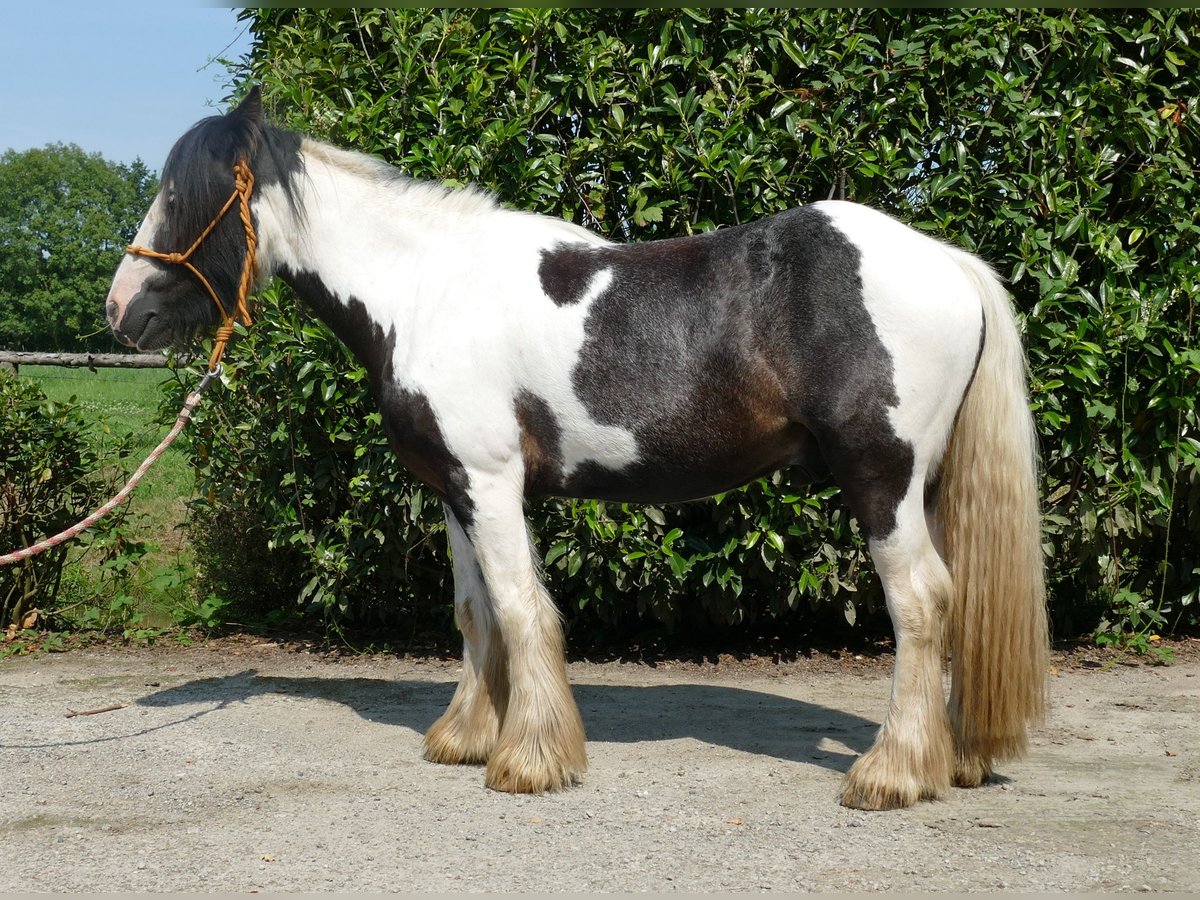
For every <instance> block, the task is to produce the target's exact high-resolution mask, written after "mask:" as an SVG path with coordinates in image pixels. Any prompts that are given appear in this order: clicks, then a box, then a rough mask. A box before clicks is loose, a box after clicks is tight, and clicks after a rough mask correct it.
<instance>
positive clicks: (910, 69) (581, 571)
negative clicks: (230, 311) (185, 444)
mask: <svg viewBox="0 0 1200 900" xmlns="http://www.w3.org/2000/svg"><path fill="white" fill-rule="evenodd" d="M243 16H244V17H245V18H247V19H249V21H250V24H251V28H252V30H253V34H254V36H255V42H256V43H255V47H254V51H253V54H252V60H251V63H250V70H249V72H248V74H249V75H250V76H251V77H253V79H254V80H256V81H259V82H261V83H262V84H263V85H264V87H265V90H266V93H267V96H268V98H269V99H270V101H271V103H272V105H273V106H274V109H275V116H276V118H277V120H280V121H282V123H284V124H286V125H288V126H291V127H295V128H297V129H300V130H304V131H307V132H309V133H312V134H315V135H316V136H319V137H321V138H324V139H328V140H330V141H333V142H335V143H337V144H340V145H344V146H348V147H352V148H355V149H358V150H362V151H365V152H368V153H373V154H377V155H379V156H381V157H383V158H385V159H387V160H389V161H391V162H393V163H395V164H397V165H398V166H400V167H401V168H402V169H404V170H405V171H406V172H408V173H409V174H411V175H413V176H415V177H418V178H432V179H440V180H443V181H447V182H451V183H466V182H474V183H477V184H481V185H483V186H486V187H488V188H490V189H492V190H494V191H495V192H496V193H497V194H498V196H499V197H500V199H501V200H502V201H503V202H505V203H507V204H510V205H512V206H516V207H520V208H524V209H531V210H537V211H540V212H544V213H547V214H550V215H556V216H565V217H567V218H570V219H573V220H574V221H577V222H580V223H582V224H585V225H587V226H589V227H592V228H594V229H596V230H598V231H600V232H601V233H603V234H606V235H608V236H610V237H612V238H614V239H618V240H645V239H650V238H655V237H664V236H668V235H680V234H688V233H694V232H697V231H703V230H707V229H711V228H714V227H718V226H721V225H729V224H734V223H738V222H746V221H750V220H753V219H756V218H760V217H762V216H765V215H768V214H770V213H773V212H776V211H779V210H782V209H785V208H787V207H790V206H793V205H796V204H799V203H803V202H808V201H812V200H817V199H823V198H826V197H831V196H836V197H845V198H847V199H853V200H858V201H861V202H866V203H869V204H871V205H874V206H876V207H879V208H882V209H884V210H886V211H888V212H891V213H893V214H895V215H897V216H899V217H900V218H902V219H904V220H905V221H908V222H910V223H912V224H913V225H915V226H916V227H918V228H921V229H924V230H927V231H929V232H931V233H934V234H937V235H940V236H944V237H946V238H947V239H949V240H951V241H953V242H955V243H958V244H960V245H962V246H964V247H966V248H968V249H971V250H975V251H977V252H979V253H980V254H981V255H983V256H984V257H985V258H987V259H988V260H989V261H990V262H991V263H992V264H993V265H994V266H995V267H996V268H997V270H998V271H999V272H1000V273H1001V274H1002V275H1003V276H1005V277H1006V278H1007V279H1008V280H1009V282H1010V284H1011V287H1012V290H1013V292H1014V295H1015V300H1016V304H1017V307H1018V310H1019V312H1020V313H1021V316H1022V320H1023V324H1024V326H1025V328H1026V333H1027V339H1028V345H1029V352H1030V359H1031V364H1032V393H1033V402H1034V407H1035V413H1036V416H1037V421H1038V427H1039V430H1040V433H1041V438H1042V449H1043V458H1044V472H1045V485H1044V496H1045V498H1046V499H1045V541H1046V548H1047V554H1048V560H1049V563H1050V576H1051V587H1052V592H1053V611H1054V614H1055V618H1056V621H1057V627H1058V631H1059V633H1060V634H1073V633H1078V632H1081V631H1086V630H1090V629H1092V628H1093V627H1095V626H1096V623H1097V620H1098V619H1099V618H1100V616H1101V615H1102V614H1103V613H1105V611H1107V610H1113V611H1115V613H1116V615H1115V616H1112V615H1110V620H1111V621H1112V622H1113V623H1115V624H1114V625H1113V627H1114V628H1117V629H1119V628H1121V627H1128V626H1129V623H1130V622H1131V621H1133V620H1132V619H1131V616H1140V618H1139V619H1138V620H1137V621H1138V625H1137V627H1138V628H1139V629H1141V630H1142V631H1146V630H1149V629H1151V628H1154V629H1160V628H1165V627H1169V626H1172V625H1174V624H1176V623H1179V622H1184V623H1192V624H1194V623H1195V622H1196V610H1197V607H1198V606H1200V604H1197V602H1196V601H1197V589H1198V585H1200V516H1195V515H1190V512H1191V511H1192V510H1194V509H1195V508H1196V506H1197V500H1198V498H1200V439H1198V438H1200V435H1198V425H1200V422H1198V417H1197V405H1196V397H1197V378H1198V375H1200V348H1197V347H1196V346H1195V341H1194V335H1195V318H1196V317H1195V312H1196V311H1195V290H1196V286H1197V251H1196V248H1197V234H1198V231H1197V226H1196V225H1195V224H1194V219H1195V211H1196V209H1198V208H1200V187H1198V182H1197V175H1196V169H1195V168H1194V166H1195V160H1196V159H1200V146H1198V141H1197V121H1198V120H1197V110H1196V97H1197V93H1198V91H1197V76H1196V73H1197V72H1198V71H1200V66H1198V65H1197V38H1196V37H1195V36H1196V35H1197V34H1200V27H1198V26H1200V15H1198V14H1197V13H1196V12H1195V11H1191V10H1139V11H1120V10H1069V11H1068V10H1054V11H1037V10H1021V11H1011V10H1010V11H1004V10H993V9H987V10H936V11H935V10H924V11H919V12H898V11H893V10H859V11H852V10H783V9H773V10H741V9H739V10H715V9H714V10H699V11H698V10H662V9H655V10H647V9H640V10H563V9H544V10H441V11H428V10H426V11H420V10H383V9H369V10H351V9H341V10H337V9H281V8H276V9H257V10H247V11H246V12H245V13H243ZM260 305H261V309H262V312H263V313H264V315H263V318H262V325H261V326H256V329H255V332H254V333H253V334H252V335H251V336H249V337H246V338H243V339H242V340H241V342H240V343H239V344H237V345H236V347H235V350H234V352H233V357H234V359H235V360H236V361H237V365H238V367H239V372H238V374H237V383H236V387H237V388H238V389H237V390H236V391H233V392H229V393H227V394H225V395H222V394H220V393H214V394H213V395H212V405H213V409H212V413H211V415H210V416H209V417H207V418H204V419H203V420H202V421H201V422H200V429H199V430H198V431H197V432H196V435H197V437H196V439H195V443H194V445H193V446H194V452H195V453H196V454H197V461H198V464H199V465H200V467H201V470H202V474H203V475H204V477H205V478H206V479H208V481H207V483H208V484H209V485H210V486H211V489H212V493H211V494H210V497H209V500H208V501H207V502H208V503H210V504H211V510H213V511H215V512H217V513H219V511H220V510H222V509H224V508H225V507H226V506H229V507H231V508H233V509H238V510H242V511H243V512H245V513H246V514H248V515H250V516H251V517H252V518H255V517H258V519H259V521H261V523H262V527H263V529H264V535H266V537H265V538H264V539H265V540H267V541H269V543H270V544H271V545H272V546H274V547H279V548H287V550H288V552H289V553H291V554H299V557H292V562H290V563H289V565H291V564H293V563H294V562H295V560H296V559H297V558H298V559H301V560H302V561H303V562H302V570H303V577H302V578H300V579H299V582H300V583H299V585H298V590H299V592H300V594H301V597H302V599H304V600H305V601H307V602H315V603H317V604H318V605H320V606H321V607H322V608H326V609H331V610H339V611H341V612H345V613H351V614H353V615H356V616H358V617H360V618H362V617H367V618H371V617H380V616H386V615H387V613H386V611H387V610H401V611H404V612H405V613H406V614H409V613H412V612H414V611H415V612H421V611H424V612H425V613H430V614H434V613H436V615H440V616H441V617H442V621H445V615H444V613H445V610H446V609H447V608H448V604H449V598H450V588H449V583H448V575H447V570H446V565H445V557H446V551H445V541H444V538H443V537H442V536H441V535H440V525H439V522H440V513H439V512H438V511H437V509H436V504H434V503H433V502H432V499H431V498H430V497H429V495H428V492H427V491H423V490H421V489H420V488H419V487H418V486H415V485H414V484H413V483H412V482H410V481H409V479H408V478H407V476H406V475H405V474H404V473H403V472H401V471H400V470H399V469H398V468H397V467H396V465H395V464H394V463H393V462H392V461H391V459H390V457H389V456H388V454H387V453H386V451H385V448H384V445H383V437H382V431H381V429H380V428H379V427H378V417H377V416H376V415H375V414H374V413H373V412H371V409H372V406H371V403H370V399H369V397H368V396H367V393H366V388H365V382H364V373H363V371H362V370H361V368H359V367H357V366H356V364H355V363H354V362H353V361H352V360H351V359H349V358H348V357H347V356H346V354H345V352H344V351H343V350H342V349H341V348H339V347H338V346H336V342H335V341H333V340H332V339H331V337H330V336H329V334H328V332H327V331H326V330H325V329H324V328H323V327H321V326H319V325H317V324H315V323H314V322H313V321H312V320H310V319H309V318H308V317H307V316H306V315H305V314H303V313H302V312H299V311H296V310H295V309H293V308H292V306H291V304H290V302H289V301H288V300H287V299H286V297H283V296H281V295H279V294H277V293H269V294H268V295H267V296H266V297H264V298H262V300H261V301H260ZM347 373H349V374H347ZM364 423H366V424H365V425H364ZM230 429H233V430H234V433H233V434H230V433H229V430H230ZM836 494H837V492H836V489H834V488H831V487H824V488H822V487H818V488H816V489H810V488H807V487H802V486H798V485H794V484H792V483H791V482H790V481H789V480H788V479H787V477H786V476H776V477H774V478H771V479H764V480H762V481H759V482H756V483H755V484H753V485H751V486H750V487H748V488H746V489H744V490H741V491H737V492H732V493H730V494H727V495H725V496H723V497H721V498H717V499H715V500H713V501H709V502H702V503H695V504H688V505H684V506H680V507H676V508H672V509H651V508H647V509H640V508H626V507H622V506H617V505H614V504H604V503H573V502H568V503H543V504H539V505H537V506H536V508H535V509H534V510H533V511H532V518H533V521H534V524H535V529H536V530H537V531H538V533H539V536H540V539H541V541H542V546H543V548H544V550H545V551H546V554H547V566H548V574H549V577H550V579H551V581H552V587H553V589H554V591H555V592H556V595H557V596H558V597H559V598H560V600H561V602H562V603H563V606H564V608H566V609H567V610H569V611H571V614H572V616H573V617H574V619H575V620H576V621H578V622H582V623H583V624H582V626H581V627H588V628H607V627H616V626H619V625H621V624H622V623H625V624H626V625H628V624H629V621H630V616H632V615H634V614H636V613H645V614H649V615H650V616H652V617H653V618H652V621H660V622H663V623H666V624H668V625H677V624H679V623H680V622H683V621H685V620H687V619H688V617H693V619H694V618H695V617H696V616H697V615H699V617H700V618H701V619H707V620H709V621H712V622H726V623H727V622H739V621H747V620H756V619H762V618H764V617H786V616H789V615H791V614H792V611H793V610H796V611H799V612H800V613H805V614H807V612H808V611H809V610H811V609H819V610H826V611H827V610H829V609H836V610H838V611H839V612H842V613H844V614H845V615H846V617H847V618H853V617H854V616H855V615H856V613H861V612H866V613H870V612H872V611H874V610H877V609H878V608H879V603H878V600H879V596H878V589H877V587H876V586H875V581H874V579H873V576H872V574H871V572H870V566H869V563H868V560H867V557H866V555H865V553H864V551H863V546H862V542H861V540H860V539H859V538H858V535H857V532H856V527H855V524H854V522H853V521H852V520H851V519H850V518H849V517H848V516H847V514H846V512H845V510H844V507H843V506H842V505H841V504H840V502H839V501H838V499H837V496H836ZM281 599H282V598H281ZM580 610H582V612H579V611H580ZM1156 616H1159V617H1160V618H1155V617H1156ZM1161 617H1166V618H1165V619H1163V618H1161ZM1101 627H1102V629H1103V628H1104V627H1106V626H1104V625H1102V626H1101Z"/></svg>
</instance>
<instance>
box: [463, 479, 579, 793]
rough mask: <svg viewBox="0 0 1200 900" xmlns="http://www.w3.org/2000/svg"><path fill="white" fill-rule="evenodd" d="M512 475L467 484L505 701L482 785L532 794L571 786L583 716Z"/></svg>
mask: <svg viewBox="0 0 1200 900" xmlns="http://www.w3.org/2000/svg"><path fill="white" fill-rule="evenodd" d="M513 485H514V481H513V479H507V478H505V479H500V478H497V479H496V480H495V481H493V482H491V483H482V484H481V483H478V482H473V483H472V489H471V496H472V500H473V502H474V505H475V509H474V516H473V520H472V522H471V524H470V525H469V526H468V527H467V533H468V535H469V537H470V539H471V543H472V545H473V547H474V549H475V554H476V558H477V559H478V561H479V567H480V571H481V573H482V575H483V580H484V583H485V584H486V585H487V596H488V597H489V599H490V601H491V614H492V615H493V616H494V622H495V630H494V631H493V632H492V635H493V636H492V652H494V653H496V654H499V655H500V659H501V660H503V662H502V663H499V662H498V664H497V668H498V669H500V668H502V669H503V671H504V672H505V674H506V675H507V681H508V685H507V686H508V702H507V704H506V705H504V704H501V705H500V717H501V718H500V730H499V736H498V739H497V741H496V744H495V746H494V747H493V748H492V752H491V755H490V756H489V757H488V761H487V775H486V783H487V786H488V787H490V788H493V789H495V790H498V791H512V792H516V793H540V792H543V791H553V790H558V789H560V788H563V787H566V786H568V785H571V784H575V783H578V781H579V779H580V777H581V776H582V774H583V772H584V770H585V769H586V768H587V752H586V750H585V748H584V735H583V721H582V719H581V718H580V716H579V708H578V707H577V706H576V705H575V698H574V697H573V696H572V695H571V687H570V685H569V684H568V683H567V667H566V658H565V655H564V649H563V631H562V619H561V617H560V616H559V612H558V609H557V607H555V605H554V601H553V600H552V599H551V598H550V595H549V594H548V593H547V592H546V589H545V587H544V586H543V584H542V580H541V573H540V571H539V566H538V564H537V561H536V560H535V557H534V549H533V546H532V542H531V540H530V537H529V533H528V530H527V528H526V525H525V515H524V509H523V498H522V496H521V494H520V491H519V489H516V488H515V487H514V486H513Z"/></svg>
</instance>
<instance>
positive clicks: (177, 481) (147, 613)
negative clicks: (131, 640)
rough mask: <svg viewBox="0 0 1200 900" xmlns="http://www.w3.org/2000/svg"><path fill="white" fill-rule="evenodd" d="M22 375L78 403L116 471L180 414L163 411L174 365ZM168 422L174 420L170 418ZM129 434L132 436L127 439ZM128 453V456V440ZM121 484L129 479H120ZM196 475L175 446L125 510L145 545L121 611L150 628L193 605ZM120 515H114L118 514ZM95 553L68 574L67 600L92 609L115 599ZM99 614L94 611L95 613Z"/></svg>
mask: <svg viewBox="0 0 1200 900" xmlns="http://www.w3.org/2000/svg"><path fill="white" fill-rule="evenodd" d="M20 375H21V377H22V378H28V379H31V380H33V381H36V382H37V384H38V385H39V386H40V387H41V388H42V390H43V391H45V393H46V395H47V397H49V398H50V399H51V400H55V401H63V402H65V401H72V402H74V403H75V404H77V405H78V406H79V408H80V409H81V411H82V413H83V415H84V417H85V418H86V420H87V421H88V422H89V423H90V424H91V425H92V427H93V432H92V439H93V441H94V446H95V448H96V451H97V453H98V455H99V456H100V458H101V459H104V460H106V461H108V463H109V465H111V466H112V467H114V469H121V470H123V471H124V472H125V473H126V475H128V474H132V472H133V470H134V469H136V468H137V467H138V466H139V465H140V464H141V462H142V460H144V459H145V458H146V457H147V456H148V455H149V453H150V452H151V451H152V450H153V449H154V448H155V447H156V446H157V445H158V443H159V442H160V441H161V440H162V439H163V438H164V437H165V436H166V434H167V432H168V430H169V429H170V425H171V424H172V423H173V422H174V413H171V412H164V413H160V404H161V400H162V396H163V393H162V387H161V385H162V384H163V383H164V382H165V381H168V380H170V379H172V378H173V376H172V374H171V372H170V371H169V370H167V369H115V368H114V369H109V368H105V369H98V370H96V371H95V372H92V371H89V370H88V369H82V368H79V369H72V368H65V367H60V366H22V367H21V369H20ZM166 420H169V421H166ZM126 436H128V437H129V440H128V441H127V442H124V441H123V439H124V438H125V437H126ZM123 442H124V443H125V447H124V453H123V455H122V453H121V449H122V448H121V447H120V446H119V445H120V444H122V443H123ZM121 480H122V482H123V481H124V479H121ZM194 487H195V478H194V476H193V473H192V470H191V467H190V466H189V464H188V457H187V455H186V454H185V453H183V452H182V450H180V449H178V448H177V447H176V446H172V447H170V448H168V449H167V451H166V452H165V453H163V455H162V456H161V457H160V458H159V459H158V461H157V462H156V463H155V464H154V466H153V467H152V468H151V469H150V470H149V471H148V472H147V473H146V475H145V476H144V477H143V478H142V480H141V482H140V483H139V484H138V486H137V488H136V489H135V490H134V492H133V495H132V496H131V498H130V501H129V508H128V512H127V513H126V523H127V528H126V531H127V533H128V534H129V535H130V537H131V538H132V539H133V540H135V541H137V542H141V543H144V544H145V553H144V555H142V556H141V557H140V558H139V559H137V566H138V573H137V575H136V576H135V578H134V579H133V591H132V602H131V603H128V602H127V603H126V605H127V606H128V607H129V608H127V609H122V610H120V611H119V612H120V613H121V615H122V616H123V617H125V618H135V619H136V620H137V621H138V622H139V624H142V625H145V626H147V627H154V626H167V625H171V624H174V623H175V622H176V621H177V620H178V619H179V618H180V608H181V606H182V607H186V606H189V605H190V600H189V599H188V593H189V591H188V588H189V582H190V580H191V577H192V575H193V574H194V572H195V559H194V554H193V552H192V548H191V546H190V545H189V544H188V541H187V537H186V532H185V530H184V528H183V527H182V526H183V524H184V523H185V522H186V520H187V516H188V507H187V503H188V501H189V500H190V499H191V498H192V496H193V492H194ZM114 515H115V513H114ZM94 556H95V554H86V555H84V554H82V553H81V554H79V557H78V558H77V561H76V562H75V563H73V564H72V565H70V567H69V568H68V569H67V570H66V571H65V572H64V588H65V590H66V591H67V592H68V594H69V597H68V598H66V599H67V601H68V603H69V604H71V605H74V606H75V607H76V608H77V609H79V610H83V611H85V612H86V611H87V610H88V609H89V608H91V609H92V610H93V611H94V610H95V609H96V608H97V607H107V605H108V604H111V603H112V602H113V600H114V598H111V597H105V596H103V595H102V591H101V588H100V587H99V581H100V579H99V578H98V571H97V567H98V565H99V563H98V561H97V560H96V559H94V558H93V557H94ZM90 618H91V619H93V620H94V619H95V615H94V612H93V614H92V615H91V616H90Z"/></svg>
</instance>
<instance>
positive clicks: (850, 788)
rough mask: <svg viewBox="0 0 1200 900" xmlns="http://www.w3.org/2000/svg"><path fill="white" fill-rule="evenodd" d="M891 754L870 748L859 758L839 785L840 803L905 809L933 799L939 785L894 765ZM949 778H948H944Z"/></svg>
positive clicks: (864, 807)
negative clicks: (840, 792) (841, 784)
mask: <svg viewBox="0 0 1200 900" xmlns="http://www.w3.org/2000/svg"><path fill="white" fill-rule="evenodd" d="M892 757H893V754H890V753H888V752H887V751H886V750H883V749H881V748H880V747H879V746H878V745H877V746H875V747H872V748H871V749H870V750H868V751H867V752H866V753H864V754H863V755H862V756H860V757H859V758H858V761H857V762H855V764H854V765H853V766H851V767H850V771H849V772H847V773H846V781H845V783H844V784H843V786H842V795H841V797H840V798H839V802H840V803H841V804H842V806H848V807H850V808H852V809H866V810H886V809H904V808H905V807H908V806H912V805H913V804H914V803H916V802H918V801H919V800H936V799H937V797H938V795H939V794H940V793H941V788H942V787H948V786H949V785H948V784H946V785H938V784H934V783H932V782H930V781H928V780H926V779H924V778H922V777H920V776H919V775H918V774H917V773H915V772H913V771H912V769H911V767H908V766H902V765H897V764H896V760H895V759H894V758H892ZM945 780H947V781H948V779H945Z"/></svg>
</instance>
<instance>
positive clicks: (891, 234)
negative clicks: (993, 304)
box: [813, 200, 983, 472]
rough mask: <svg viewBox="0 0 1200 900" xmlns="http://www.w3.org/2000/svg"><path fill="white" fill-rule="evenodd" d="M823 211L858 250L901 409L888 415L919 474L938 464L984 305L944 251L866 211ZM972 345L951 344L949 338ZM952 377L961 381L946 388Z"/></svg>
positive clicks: (849, 206) (970, 367)
mask: <svg viewBox="0 0 1200 900" xmlns="http://www.w3.org/2000/svg"><path fill="white" fill-rule="evenodd" d="M813 205H814V206H816V207H819V208H820V210H821V212H822V213H824V214H825V215H826V216H828V217H829V219H830V220H831V221H832V222H833V224H834V226H835V227H836V228H837V229H838V230H839V231H840V232H842V234H843V235H845V237H846V238H847V240H849V241H850V242H851V243H853V244H854V245H855V246H856V247H858V248H859V253H860V256H861V259H860V263H859V277H860V278H861V279H862V292H863V303H864V304H865V306H866V308H867V312H868V314H869V315H870V316H871V320H872V322H873V323H874V325H875V330H876V332H877V333H878V335H879V340H880V342H881V343H882V344H883V346H884V347H885V348H886V349H887V351H888V354H889V355H890V356H891V362H892V380H893V384H894V385H895V387H896V396H897V397H898V398H899V403H898V404H897V405H896V406H895V407H892V408H891V409H889V411H888V415H889V419H890V421H891V424H892V428H893V429H894V430H895V432H896V435H897V436H898V437H899V438H901V439H902V440H904V441H905V442H907V443H909V444H910V445H912V447H913V451H914V453H915V456H916V459H915V461H914V462H915V471H917V472H925V471H926V470H927V469H928V468H929V467H930V466H931V465H932V464H934V463H935V462H936V461H937V460H939V459H940V458H941V455H942V450H943V449H944V441H945V438H946V437H948V436H949V433H950V428H951V425H952V423H953V421H954V416H955V413H956V412H957V410H958V406H959V404H960V403H961V402H962V397H963V392H964V391H965V390H966V388H967V383H968V381H969V379H970V376H971V373H972V372H973V371H974V368H975V357H976V355H977V354H978V352H979V341H978V336H979V335H980V331H981V328H982V323H983V309H982V306H981V305H980V302H979V297H978V294H977V293H976V291H975V290H974V288H973V286H972V284H971V282H970V280H969V279H968V278H967V276H966V275H965V274H964V272H963V270H962V267H961V266H959V265H958V263H957V262H956V261H955V259H954V258H953V257H952V256H951V255H950V253H948V252H947V251H946V249H945V247H943V245H942V244H941V243H940V242H939V241H936V240H934V239H933V238H930V237H927V236H926V235H923V234H921V233H920V232H918V231H914V230H913V229H911V228H909V227H907V226H905V225H903V224H901V223H900V222H898V221H896V220H895V219H892V218H890V217H889V216H886V215H884V214H883V213H881V212H878V211H876V210H873V209H871V208H869V207H866V206H860V205H859V204H856V203H847V202H844V201H837V200H833V201H821V202H819V203H815V204H813ZM948 334H961V335H974V336H975V338H976V339H975V340H970V341H960V342H956V341H947V340H946V335H948ZM950 373H954V376H955V377H961V379H962V380H961V381H956V380H951V381H949V382H948V381H947V378H948V376H949V375H950Z"/></svg>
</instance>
